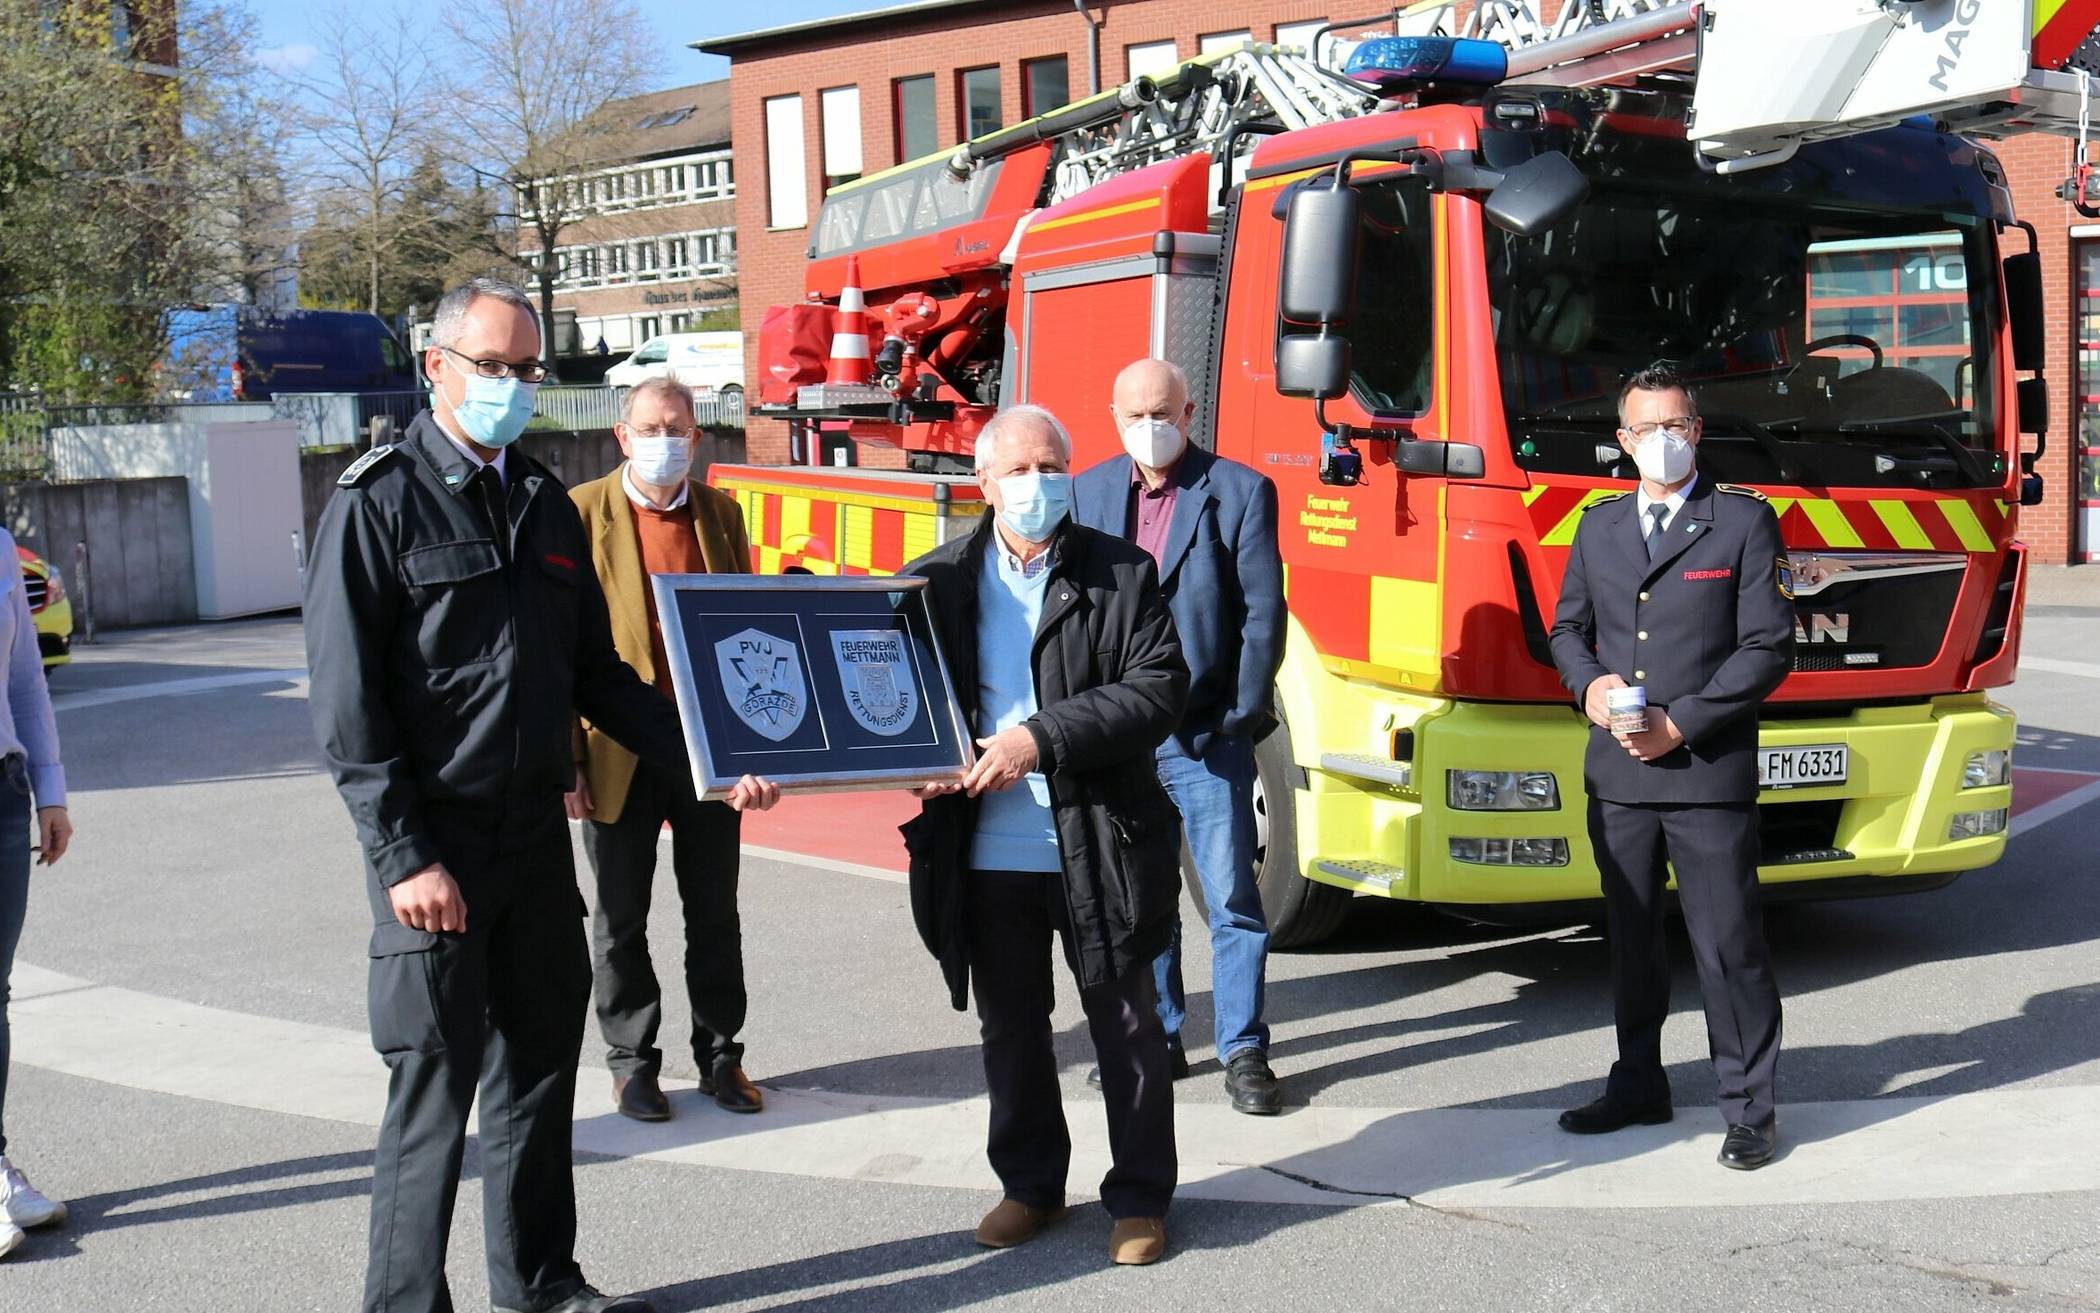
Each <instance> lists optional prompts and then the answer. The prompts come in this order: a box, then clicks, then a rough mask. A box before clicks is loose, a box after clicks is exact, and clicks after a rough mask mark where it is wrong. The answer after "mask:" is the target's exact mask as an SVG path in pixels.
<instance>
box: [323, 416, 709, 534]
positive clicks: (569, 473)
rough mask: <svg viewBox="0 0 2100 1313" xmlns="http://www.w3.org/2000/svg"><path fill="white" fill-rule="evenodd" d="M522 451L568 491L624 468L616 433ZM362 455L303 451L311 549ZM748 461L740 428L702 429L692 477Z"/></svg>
mask: <svg viewBox="0 0 2100 1313" xmlns="http://www.w3.org/2000/svg"><path fill="white" fill-rule="evenodd" d="M518 449H519V450H520V451H522V452H524V453H525V454H526V455H528V456H530V457H532V458H533V459H534V460H536V461H538V462H540V463H541V464H542V465H545V466H546V467H547V468H548V469H550V470H552V471H553V472H554V476H555V477H556V478H558V479H560V480H561V481H562V482H563V483H564V484H566V485H568V486H569V487H572V488H573V487H575V486H576V485H577V484H579V483H588V482H590V481H591V480H592V479H596V478H601V477H603V476H604V475H606V474H608V473H610V472H611V471H612V469H613V467H614V466H616V465H618V464H619V463H620V459H621V458H620V444H619V441H618V440H617V439H616V438H614V437H613V435H612V433H611V432H610V431H608V430H605V429H597V430H594V431H591V432H587V433H528V434H526V435H525V436H524V437H522V438H520V439H518ZM359 454H360V453H359V452H358V451H356V450H354V449H348V448H341V449H332V450H323V451H304V452H301V453H300V454H299V494H300V498H301V500H302V501H303V502H304V505H305V512H306V537H305V540H304V541H305V542H306V543H307V544H308V547H309V550H311V545H312V543H313V540H314V530H315V528H316V527H318V526H319V525H320V523H321V510H322V508H323V507H325V506H327V505H328V498H329V496H330V494H332V493H334V492H335V481H336V479H337V478H338V477H339V476H340V475H341V474H342V472H343V471H344V470H346V469H348V468H349V467H350V462H351V461H353V460H356V459H357V457H358V455H359ZM743 459H744V433H743V430H741V429H702V430H701V431H700V450H699V452H698V453H697V454H696V455H695V457H694V460H693V477H695V478H701V479H704V478H706V477H707V467H708V466H710V465H712V464H714V463H716V462H717V461H720V462H724V463H727V464H736V463H738V462H740V461H742V460H743Z"/></svg>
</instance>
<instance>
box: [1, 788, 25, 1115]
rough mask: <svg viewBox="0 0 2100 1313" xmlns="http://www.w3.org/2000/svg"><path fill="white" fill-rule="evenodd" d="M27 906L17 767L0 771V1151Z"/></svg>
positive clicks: (22, 797)
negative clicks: (11, 991)
mask: <svg viewBox="0 0 2100 1313" xmlns="http://www.w3.org/2000/svg"><path fill="white" fill-rule="evenodd" d="M9 764H10V765H12V764H13V763H12V762H10V763H9ZM27 910H29V780H28V777H27V776H25V775H23V774H22V773H21V771H20V769H19V768H17V769H14V770H9V771H6V772H5V773H4V774H0V1153H6V1152H7V1120H6V1114H7V997H8V994H7V978H8V977H9V976H10V975H12V974H13V973H14V969H15V945H16V944H18V943H20V942H21V939H22V914H23V913H24V912H26V911H27Z"/></svg>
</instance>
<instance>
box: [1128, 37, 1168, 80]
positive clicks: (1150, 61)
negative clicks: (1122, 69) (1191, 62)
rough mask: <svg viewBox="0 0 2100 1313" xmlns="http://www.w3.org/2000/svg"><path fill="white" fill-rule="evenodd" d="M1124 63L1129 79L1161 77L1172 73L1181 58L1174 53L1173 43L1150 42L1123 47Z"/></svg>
mask: <svg viewBox="0 0 2100 1313" xmlns="http://www.w3.org/2000/svg"><path fill="white" fill-rule="evenodd" d="M1123 62H1124V65H1125V66H1126V67H1127V68H1128V70H1129V73H1128V76H1129V77H1133V78H1139V77H1160V76H1162V75H1164V74H1166V73H1168V72H1170V71H1172V70H1173V68H1174V66H1175V65H1176V64H1178V63H1180V62H1181V57H1180V56H1179V55H1177V54H1175V53H1174V43H1173V42H1172V41H1148V42H1146V43H1144V44H1143V45H1136V46H1125V47H1123Z"/></svg>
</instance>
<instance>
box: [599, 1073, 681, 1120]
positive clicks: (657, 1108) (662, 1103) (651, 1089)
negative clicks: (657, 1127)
mask: <svg viewBox="0 0 2100 1313" xmlns="http://www.w3.org/2000/svg"><path fill="white" fill-rule="evenodd" d="M613 1107H615V1108H617V1109H619V1111H620V1115H621V1116H622V1117H632V1118H634V1119H635V1120H636V1121H638V1122H667V1121H669V1120H671V1101H670V1100H669V1099H667V1098H665V1097H664V1089H663V1086H661V1085H658V1084H657V1083H656V1077H654V1076H651V1075H650V1074H648V1073H647V1072H638V1073H636V1074H635V1075H632V1076H615V1077H613Z"/></svg>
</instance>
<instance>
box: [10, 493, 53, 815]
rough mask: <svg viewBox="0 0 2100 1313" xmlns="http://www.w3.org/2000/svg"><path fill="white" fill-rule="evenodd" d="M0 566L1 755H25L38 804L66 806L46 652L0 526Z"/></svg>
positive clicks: (18, 567) (12, 545)
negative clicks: (3, 571) (4, 581)
mask: <svg viewBox="0 0 2100 1313" xmlns="http://www.w3.org/2000/svg"><path fill="white" fill-rule="evenodd" d="M0 565H4V567H5V568H8V569H11V570H13V572H14V573H13V576H12V577H11V578H10V579H9V580H8V591H7V596H6V598H5V600H4V601H0V652H5V653H6V654H7V664H6V667H5V669H6V671H7V696H6V697H4V698H0V757H8V756H12V755H14V754H15V753H21V754H23V755H24V756H26V757H27V758H28V759H29V790H30V792H31V793H32V794H33V795H34V796H35V798H36V805H37V806H39V807H63V806H65V805H66V771H65V767H63V766H61V765H59V762H58V719H57V718H56V717H55V716H53V715H52V714H51V690H50V689H49V688H48V687H46V686H45V684H44V656H43V653H42V652H40V651H38V650H37V644H36V621H35V620H34V619H33V618H32V617H31V616H30V614H29V591H28V589H26V588H24V587H23V585H22V563H21V557H20V556H19V555H18V554H17V553H16V551H15V540H14V535H12V534H10V533H8V532H7V531H6V530H5V529H0Z"/></svg>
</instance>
